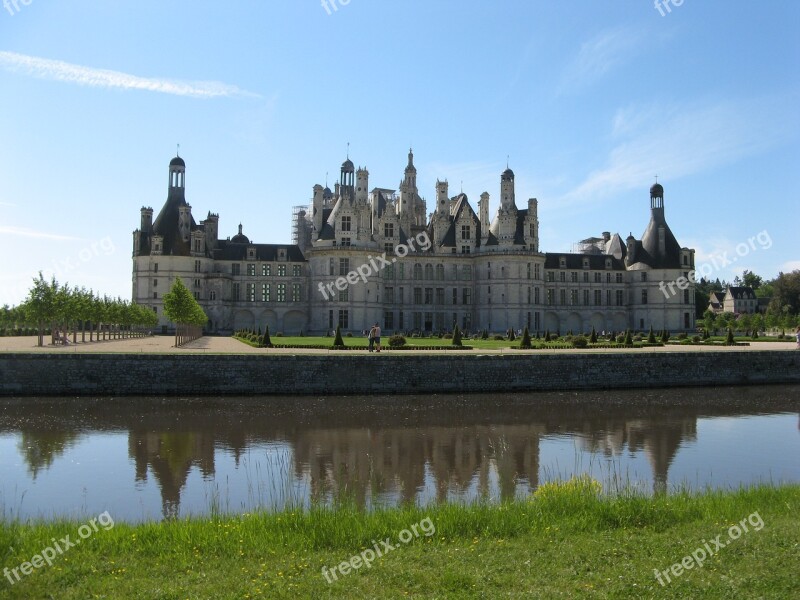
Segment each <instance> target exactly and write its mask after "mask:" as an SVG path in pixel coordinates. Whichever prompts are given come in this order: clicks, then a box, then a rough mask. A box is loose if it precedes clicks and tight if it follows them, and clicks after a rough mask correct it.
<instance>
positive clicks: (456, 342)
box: [451, 325, 461, 346]
mask: <svg viewBox="0 0 800 600" xmlns="http://www.w3.org/2000/svg"><path fill="white" fill-rule="evenodd" d="M451 344H452V345H453V346H461V330H460V329H459V328H458V325H456V326H455V327H454V328H453V341H452V342H451Z"/></svg>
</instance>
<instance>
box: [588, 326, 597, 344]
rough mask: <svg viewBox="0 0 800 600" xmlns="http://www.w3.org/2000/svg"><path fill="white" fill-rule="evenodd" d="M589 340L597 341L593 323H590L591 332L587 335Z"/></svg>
mask: <svg viewBox="0 0 800 600" xmlns="http://www.w3.org/2000/svg"><path fill="white" fill-rule="evenodd" d="M589 342H591V343H592V344H596V343H597V331H596V330H595V328H594V325H592V333H591V335H589Z"/></svg>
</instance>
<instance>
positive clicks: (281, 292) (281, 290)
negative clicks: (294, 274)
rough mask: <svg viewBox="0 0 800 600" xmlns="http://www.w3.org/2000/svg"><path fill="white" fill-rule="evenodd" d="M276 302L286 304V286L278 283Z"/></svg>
mask: <svg viewBox="0 0 800 600" xmlns="http://www.w3.org/2000/svg"><path fill="white" fill-rule="evenodd" d="M277 300H278V302H286V284H285V283H279V284H278V293H277Z"/></svg>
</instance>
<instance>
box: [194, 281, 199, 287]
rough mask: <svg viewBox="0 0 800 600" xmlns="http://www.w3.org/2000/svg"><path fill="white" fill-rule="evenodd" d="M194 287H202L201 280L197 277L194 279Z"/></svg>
mask: <svg viewBox="0 0 800 600" xmlns="http://www.w3.org/2000/svg"><path fill="white" fill-rule="evenodd" d="M194 287H196V288H199V287H200V280H199V279H195V280H194Z"/></svg>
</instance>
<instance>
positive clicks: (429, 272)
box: [425, 264, 433, 279]
mask: <svg viewBox="0 0 800 600" xmlns="http://www.w3.org/2000/svg"><path fill="white" fill-rule="evenodd" d="M425 279H433V265H430V264H427V265H425Z"/></svg>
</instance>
